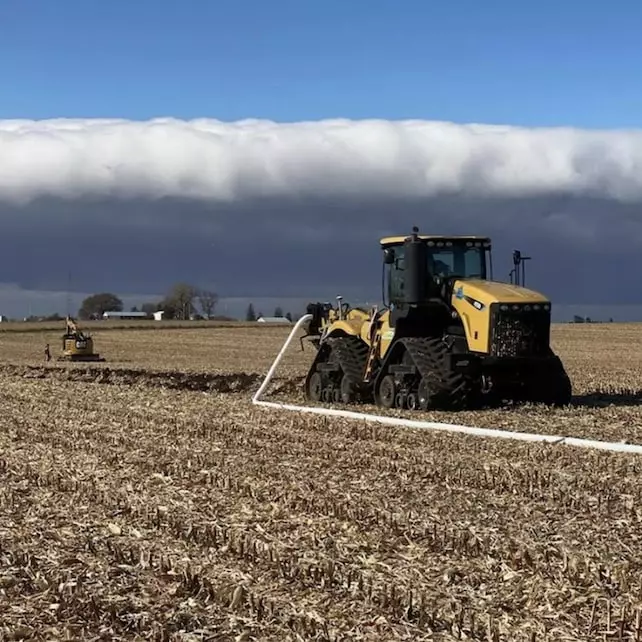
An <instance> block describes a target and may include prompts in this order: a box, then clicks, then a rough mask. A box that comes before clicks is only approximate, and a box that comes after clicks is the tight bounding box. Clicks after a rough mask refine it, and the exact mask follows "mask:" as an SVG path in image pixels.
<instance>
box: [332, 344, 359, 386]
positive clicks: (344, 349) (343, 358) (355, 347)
mask: <svg viewBox="0 0 642 642" xmlns="http://www.w3.org/2000/svg"><path fill="white" fill-rule="evenodd" d="M327 343H328V345H329V346H330V347H331V353H330V355H332V354H333V353H334V354H336V356H337V360H338V362H339V365H340V366H341V369H342V370H343V372H344V374H346V375H348V377H349V378H350V380H351V381H352V382H353V383H354V384H355V385H356V386H360V385H361V383H362V380H363V373H364V371H365V369H366V361H367V360H368V346H367V345H366V344H365V343H364V342H363V341H362V340H361V339H359V338H358V337H335V338H330V339H328V341H327Z"/></svg>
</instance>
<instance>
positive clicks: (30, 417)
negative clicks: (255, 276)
mask: <svg viewBox="0 0 642 642" xmlns="http://www.w3.org/2000/svg"><path fill="white" fill-rule="evenodd" d="M287 333H288V329H287V328H270V327H265V328H256V327H252V328H239V329H225V328H208V329H198V330H190V331H179V330H167V331H165V330H156V331H153V332H152V331H142V330H138V331H136V330H124V331H122V332H115V331H110V332H104V333H100V332H95V340H96V348H97V350H99V351H100V352H101V353H103V354H104V355H105V356H106V357H107V359H108V362H107V363H105V364H96V365H92V366H69V365H59V364H54V365H52V364H44V363H43V362H42V359H41V354H42V348H43V347H44V343H45V342H46V341H47V340H49V341H50V342H51V344H52V348H53V349H54V350H55V349H56V347H57V346H58V343H57V340H58V334H57V333H56V332H54V333H51V332H50V331H45V332H43V333H42V334H36V333H28V334H20V333H11V332H6V333H2V334H1V335H0V356H1V357H2V362H1V363H0V382H1V383H2V397H1V399H2V407H1V411H2V412H0V614H2V615H1V616H0V639H17V638H20V637H21V638H22V639H83V640H91V639H113V640H118V639H158V640H162V639H172V640H197V639H207V640H235V639H236V640H239V641H240V640H251V639H255V640H394V639H405V640H423V639H425V640H456V639H472V640H480V641H481V640H502V641H509V640H510V641H516V642H520V641H521V640H524V642H526V641H527V640H551V641H552V640H588V639H590V640H602V639H613V640H617V639H625V640H636V639H639V638H640V637H642V630H640V629H641V626H642V625H640V619H639V610H638V609H640V607H642V602H641V599H642V583H641V582H642V580H641V578H642V574H641V570H642V558H641V557H640V555H639V554H638V552H637V545H638V543H639V541H640V535H639V530H640V522H641V521H642V509H641V508H640V506H642V502H641V499H642V497H641V495H642V490H641V485H640V483H639V479H640V472H641V471H642V458H640V457H638V456H631V455H624V454H611V453H603V452H593V451H585V450H579V449H578V450H576V449H573V448H570V447H554V446H553V447H551V446H542V445H529V444H522V443H518V442H504V441H503V440H502V441H493V440H485V439H480V438H475V437H466V436H458V435H451V434H436V433H429V432H421V431H411V430H407V429H397V428H390V427H376V426H372V425H370V426H367V425H363V424H361V423H359V422H355V421H349V420H341V419H339V420H337V419H326V418H322V417H315V416H300V415H296V414H293V413H289V412H278V411H276V412H275V411H270V410H267V409H263V408H257V407H253V406H252V405H251V404H250V402H249V400H250V396H251V394H252V393H253V391H254V390H255V389H256V388H257V387H258V385H259V383H260V380H261V375H262V374H264V372H265V371H266V370H267V368H268V367H269V365H270V363H271V361H272V359H273V358H274V356H275V355H276V353H277V351H278V349H279V347H280V345H281V344H282V342H283V340H284V339H285V336H286V335H287ZM638 334H641V335H642V326H636V325H628V326H627V325H603V326H597V325H596V326H559V327H556V328H555V332H554V337H555V348H556V349H557V350H558V351H559V352H560V354H561V356H562V357H563V358H564V360H565V363H566V364H567V367H568V369H569V371H570V374H571V376H572V378H573V381H574V387H575V395H576V399H575V401H574V404H573V406H572V407H570V408H567V409H561V410H549V409H546V408H536V407H530V408H529V407H523V408H516V409H505V410H494V411H487V412H480V413H457V414H456V415H455V417H454V418H453V415H446V414H444V413H421V416H423V417H424V418H431V419H433V418H436V419H437V420H442V421H456V422H457V423H467V424H469V425H479V426H483V425H488V426H493V427H505V428H507V429H523V430H529V431H537V432H547V433H556V434H574V435H578V436H591V437H597V438H608V439H616V440H622V439H627V440H628V441H631V442H639V443H642V427H640V425H639V424H640V419H641V418H642V410H641V409H640V406H639V403H640V402H639V399H640V398H641V397H640V392H639V388H640V387H641V386H640V385H639V383H638V380H637V377H638V374H637V373H638V372H639V363H640V362H641V361H642V347H641V345H642V344H641V342H640V340H639V339H638ZM311 357H312V352H311V350H310V351H307V350H306V352H305V353H300V352H298V346H296V345H295V346H293V349H292V351H291V354H290V356H289V357H288V364H287V366H286V367H285V368H284V369H283V370H282V371H281V372H280V374H279V379H278V381H277V382H276V385H275V387H276V388H277V392H276V397H277V398H279V399H287V400H289V401H295V402H300V401H301V396H300V390H299V387H298V384H299V383H300V380H301V378H302V376H303V374H304V373H305V369H306V367H307V365H308V364H309V361H310V359H311ZM364 410H366V411H369V410H372V409H370V408H364ZM414 416H416V415H414ZM3 636H4V637H3ZM605 636H606V637H605Z"/></svg>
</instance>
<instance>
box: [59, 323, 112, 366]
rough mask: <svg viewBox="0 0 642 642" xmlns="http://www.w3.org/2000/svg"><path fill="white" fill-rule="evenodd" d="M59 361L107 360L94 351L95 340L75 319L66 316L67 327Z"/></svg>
mask: <svg viewBox="0 0 642 642" xmlns="http://www.w3.org/2000/svg"><path fill="white" fill-rule="evenodd" d="M58 361H105V359H104V357H101V356H100V354H98V353H97V352H94V341H93V339H92V338H91V337H90V336H89V335H88V334H85V333H84V332H83V331H82V330H81V329H80V327H79V326H78V324H77V323H76V322H75V321H74V319H73V318H72V317H70V316H67V318H66V329H65V333H64V334H63V335H62V353H61V354H60V356H59V357H58Z"/></svg>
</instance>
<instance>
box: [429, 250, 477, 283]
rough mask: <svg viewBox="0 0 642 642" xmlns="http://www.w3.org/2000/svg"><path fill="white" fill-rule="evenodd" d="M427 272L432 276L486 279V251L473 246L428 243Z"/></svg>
mask: <svg viewBox="0 0 642 642" xmlns="http://www.w3.org/2000/svg"><path fill="white" fill-rule="evenodd" d="M428 271H429V272H430V273H431V274H432V275H433V276H442V277H453V276H455V277H459V278H468V279H475V278H477V279H485V278H486V250H485V248H483V247H481V244H480V247H475V246H474V245H470V246H468V245H466V244H459V243H457V244H455V243H434V242H433V243H428Z"/></svg>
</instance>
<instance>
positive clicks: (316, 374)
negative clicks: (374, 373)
mask: <svg viewBox="0 0 642 642" xmlns="http://www.w3.org/2000/svg"><path fill="white" fill-rule="evenodd" d="M367 358H368V346H367V345H366V344H365V343H364V342H363V341H362V340H361V339H360V338H358V337H331V338H330V339H327V340H326V341H324V342H323V343H322V344H321V347H320V348H319V352H318V353H317V357H316V359H315V360H314V363H313V364H312V367H311V368H310V372H309V374H308V377H307V379H306V383H305V391H306V397H307V398H308V399H309V400H310V401H314V402H321V401H322V402H326V403H356V402H365V401H369V400H370V399H371V394H370V390H369V386H367V385H365V384H364V383H363V373H364V370H365V367H366V361H367Z"/></svg>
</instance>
